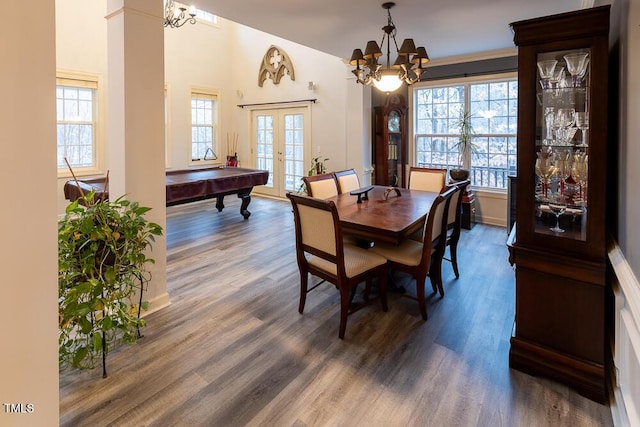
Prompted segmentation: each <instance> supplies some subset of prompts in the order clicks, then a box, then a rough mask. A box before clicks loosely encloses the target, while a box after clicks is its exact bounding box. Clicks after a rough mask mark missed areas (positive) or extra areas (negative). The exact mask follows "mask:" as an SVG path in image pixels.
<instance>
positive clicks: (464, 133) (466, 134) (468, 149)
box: [453, 112, 478, 170]
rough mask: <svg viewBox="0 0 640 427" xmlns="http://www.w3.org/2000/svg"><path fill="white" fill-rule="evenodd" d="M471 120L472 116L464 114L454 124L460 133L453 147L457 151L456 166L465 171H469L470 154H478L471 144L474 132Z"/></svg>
mask: <svg viewBox="0 0 640 427" xmlns="http://www.w3.org/2000/svg"><path fill="white" fill-rule="evenodd" d="M472 118H473V115H472V114H471V113H469V112H464V113H462V114H461V115H460V118H459V119H458V121H457V122H456V123H455V126H456V127H457V128H458V130H459V131H460V137H459V138H458V142H457V143H456V144H455V145H454V146H453V147H454V148H455V149H457V150H458V164H459V165H460V166H461V167H463V168H465V169H467V170H470V169H471V154H475V153H477V152H478V147H477V146H476V145H475V143H474V142H473V137H474V136H475V131H474V130H473V124H472V123H471V119H472Z"/></svg>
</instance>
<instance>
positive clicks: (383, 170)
mask: <svg viewBox="0 0 640 427" xmlns="http://www.w3.org/2000/svg"><path fill="white" fill-rule="evenodd" d="M374 110H375V117H374V146H373V157H374V168H375V183H376V184H378V185H393V186H397V187H405V186H406V177H405V175H406V166H407V107H406V104H405V100H404V97H402V96H401V95H389V96H388V97H387V100H386V102H385V105H384V106H379V107H375V109H374Z"/></svg>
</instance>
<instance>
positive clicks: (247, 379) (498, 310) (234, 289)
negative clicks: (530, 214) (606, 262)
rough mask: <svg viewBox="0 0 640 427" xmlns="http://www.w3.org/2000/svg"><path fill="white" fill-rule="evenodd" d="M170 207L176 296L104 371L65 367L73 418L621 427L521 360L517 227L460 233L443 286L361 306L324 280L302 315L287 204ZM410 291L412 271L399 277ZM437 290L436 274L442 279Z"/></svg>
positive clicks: (64, 420) (66, 413) (83, 421)
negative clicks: (514, 337)
mask: <svg viewBox="0 0 640 427" xmlns="http://www.w3.org/2000/svg"><path fill="white" fill-rule="evenodd" d="M227 199H228V200H225V203H226V205H227V207H226V208H225V210H224V211H223V212H222V213H218V212H217V211H216V209H215V207H214V203H213V202H211V201H208V202H201V203H193V204H189V205H181V206H175V207H171V208H168V209H167V230H166V233H167V283H168V290H169V294H170V296H171V302H172V304H171V305H170V306H169V307H167V308H165V309H163V310H160V311H158V312H155V313H152V314H149V315H148V316H147V317H146V320H147V324H148V326H147V327H146V328H145V329H144V330H143V333H144V337H143V338H142V339H141V340H140V341H139V342H138V344H137V345H134V346H127V347H120V348H118V349H116V350H114V351H112V352H111V353H110V354H109V357H108V359H107V368H108V370H109V377H108V378H107V379H102V377H101V369H96V370H94V371H73V370H67V371H64V372H61V373H60V425H63V426H106V425H110V426H111V425H113V426H184V425H195V426H245V425H246V426H296V427H301V426H509V427H511V426H536V427H539V426H571V427H576V426H611V425H613V423H612V420H611V413H610V410H609V408H608V407H607V406H603V405H600V404H597V403H595V402H592V401H590V400H588V399H585V398H583V397H581V396H580V395H578V394H577V393H575V392H573V391H571V390H569V389H568V388H566V387H564V386H561V385H559V384H556V383H553V382H551V381H548V380H545V379H540V378H535V377H531V376H528V375H526V374H523V373H520V372H518V371H513V370H510V369H509V366H508V352H509V336H510V333H511V329H512V326H513V317H514V273H513V271H512V270H511V268H510V266H509V264H508V262H507V251H506V248H505V240H506V237H507V234H506V231H505V229H503V228H498V227H490V226H483V225H477V226H476V227H474V228H473V229H472V230H468V231H467V230H465V231H463V233H462V237H461V243H460V246H459V263H460V271H461V277H460V279H458V280H456V279H455V276H454V275H453V272H452V269H451V266H450V264H449V263H446V262H445V264H444V269H443V279H444V286H445V297H444V298H443V299H440V298H439V297H437V296H432V297H431V298H429V300H428V307H427V310H428V314H429V320H428V321H427V322H426V323H425V322H423V321H422V320H421V317H420V314H419V312H418V308H417V304H416V303H415V301H412V300H410V299H407V298H402V297H401V296H400V295H397V294H391V295H390V297H389V311H388V312H386V313H385V312H383V311H382V310H381V309H380V307H379V305H378V304H376V305H372V306H370V307H367V308H365V309H363V310H360V311H359V312H357V313H355V314H354V315H352V316H350V317H349V320H348V324H347V331H346V336H345V339H344V340H340V339H338V323H339V296H338V292H337V291H336V290H335V288H333V287H332V286H331V285H322V286H320V287H319V288H317V289H316V290H315V291H314V292H312V293H311V294H309V296H308V297H307V305H306V308H305V313H304V314H303V315H300V314H298V311H297V305H298V295H299V293H298V292H299V276H298V270H297V265H296V260H295V252H294V231H293V215H292V213H291V208H290V205H289V203H288V201H281V200H273V199H268V198H261V197H253V201H252V203H251V205H250V206H249V210H251V212H252V216H251V218H250V219H249V220H247V221H245V220H244V219H243V218H242V216H241V215H240V214H239V212H238V211H239V205H240V202H239V200H238V199H236V198H232V197H228V198H227ZM396 280H397V281H399V282H401V283H403V284H405V285H406V286H407V288H408V291H409V292H412V289H411V288H412V287H413V285H412V284H411V281H410V279H409V277H408V276H403V275H401V274H397V275H396ZM428 288H430V285H429V284H428Z"/></svg>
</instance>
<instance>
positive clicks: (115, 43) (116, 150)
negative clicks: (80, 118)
mask: <svg viewBox="0 0 640 427" xmlns="http://www.w3.org/2000/svg"><path fill="white" fill-rule="evenodd" d="M107 7H108V9H107V12H108V14H107V55H108V76H107V86H108V90H107V95H108V97H107V127H106V135H107V144H106V147H107V156H108V159H109V162H108V163H109V168H110V173H109V178H110V188H109V191H110V198H111V199H115V197H117V196H120V195H123V194H124V195H126V197H127V199H129V200H131V201H137V202H139V203H140V204H141V205H142V206H148V207H151V208H152V210H151V211H150V212H149V213H147V215H146V217H147V219H149V220H150V221H153V222H155V223H158V224H160V225H161V226H162V227H163V229H164V228H165V227H166V208H165V178H164V177H165V163H164V162H165V157H164V143H165V142H164V126H165V123H164V26H163V19H162V15H163V2H162V1H160V0H109V1H108V4H107ZM149 256H150V257H151V258H153V259H155V264H153V265H151V266H150V268H151V273H152V280H151V282H150V284H149V287H148V290H147V291H146V293H145V299H146V300H148V301H150V302H151V310H156V309H158V308H160V307H162V306H164V305H166V304H168V303H169V298H168V294H167V285H166V240H165V238H164V237H162V238H159V239H156V242H155V243H154V245H153V250H152V252H151V253H150V255H149Z"/></svg>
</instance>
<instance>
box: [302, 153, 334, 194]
mask: <svg viewBox="0 0 640 427" xmlns="http://www.w3.org/2000/svg"><path fill="white" fill-rule="evenodd" d="M327 160H329V158H328V157H322V156H317V157H314V158H313V159H311V167H309V170H308V171H307V176H313V175H322V174H323V173H327V168H326V167H325V165H324V163H325V162H326V161H327ZM302 191H304V182H302V183H301V184H300V187H298V193H301V192H302Z"/></svg>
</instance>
